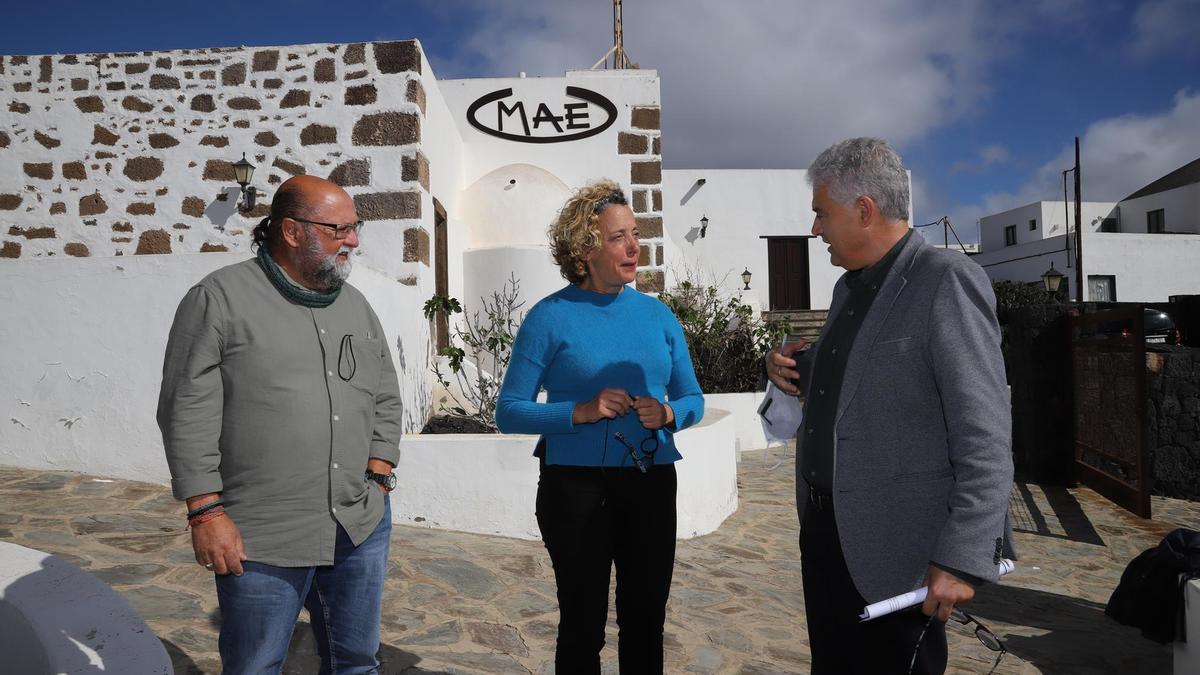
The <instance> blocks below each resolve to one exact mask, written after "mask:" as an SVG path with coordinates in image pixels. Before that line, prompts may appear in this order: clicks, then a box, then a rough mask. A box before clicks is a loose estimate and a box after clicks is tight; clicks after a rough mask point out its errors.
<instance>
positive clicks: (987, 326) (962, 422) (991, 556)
mask: <svg viewBox="0 0 1200 675" xmlns="http://www.w3.org/2000/svg"><path fill="white" fill-rule="evenodd" d="M995 307H996V298H995V294H994V293H993V292H992V287H991V283H990V282H989V280H988V277H987V274H986V273H985V272H984V271H983V269H982V268H980V267H979V266H977V265H975V264H973V263H967V264H959V265H952V266H951V267H950V268H949V269H947V270H946V272H945V273H944V274H943V276H942V279H941V281H940V283H939V285H938V289H937V292H936V295H935V297H934V299H933V311H932V313H931V316H930V319H931V321H930V330H931V339H930V342H929V345H928V348H929V350H930V353H929V357H930V359H931V361H932V364H933V375H934V380H935V383H936V385H937V388H938V393H939V396H940V398H941V405H942V410H943V415H944V417H945V423H946V432H947V443H948V446H949V447H948V450H949V461H950V464H951V466H952V468H953V470H954V485H953V487H952V489H951V493H950V496H949V500H948V509H949V517H948V519H947V521H946V525H945V527H944V528H943V529H942V532H941V535H940V536H939V538H938V542H937V545H936V547H935V549H934V553H933V556H932V560H931V562H934V563H937V564H939V565H941V566H944V567H948V568H952V569H956V570H962V571H963V572H965V573H967V574H970V575H974V576H976V577H979V578H981V579H984V580H987V581H995V580H996V579H997V576H998V570H997V566H996V565H997V563H998V562H999V560H997V558H998V557H999V555H1000V542H1001V540H1002V538H1003V536H1004V522H1005V515H1006V514H1007V512H1008V500H1009V495H1010V493H1011V491H1012V481H1013V464H1012V415H1011V407H1010V405H1009V398H1008V389H1007V384H1006V381H1005V375H1004V358H1003V356H1002V354H1001V351H1000V326H999V324H998V323H997V321H996V311H995Z"/></svg>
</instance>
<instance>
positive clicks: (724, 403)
mask: <svg viewBox="0 0 1200 675" xmlns="http://www.w3.org/2000/svg"><path fill="white" fill-rule="evenodd" d="M764 396H766V392H765V391H747V392H741V393H737V394H705V395H704V411H705V414H706V415H707V414H708V413H709V412H710V411H713V410H723V411H726V412H728V413H729V416H730V417H731V418H733V427H734V437H735V439H736V444H737V448H738V451H739V452H745V451H747V450H761V449H762V448H765V447H767V437H766V435H764V434H763V430H762V422H760V421H759V418H758V406H759V405H761V404H762V401H763V397H764Z"/></svg>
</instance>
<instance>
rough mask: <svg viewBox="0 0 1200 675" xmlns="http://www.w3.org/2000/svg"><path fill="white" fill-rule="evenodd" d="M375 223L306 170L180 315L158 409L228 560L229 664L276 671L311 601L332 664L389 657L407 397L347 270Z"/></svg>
mask: <svg viewBox="0 0 1200 675" xmlns="http://www.w3.org/2000/svg"><path fill="white" fill-rule="evenodd" d="M361 233H362V223H361V222H360V221H359V220H358V216H357V214H356V212H355V208H354V201H353V200H352V199H351V198H350V196H349V195H348V194H346V192H345V191H344V190H342V189H341V188H340V187H338V186H337V185H334V184H333V183H331V182H329V181H326V180H322V179H320V178H315V177H312V176H298V177H295V178H292V179H290V180H288V181H286V182H285V183H283V184H282V185H280V187H279V189H278V190H277V191H276V193H275V196H274V199H273V201H272V204H271V215H270V216H269V217H267V218H265V219H264V220H263V221H262V223H260V224H259V226H258V227H257V228H255V230H254V242H255V244H256V245H257V256H256V257H255V258H253V259H251V260H247V261H245V262H241V263H237V264H235V265H230V266H228V267H224V268H222V269H219V270H217V271H216V272H213V273H212V274H210V275H208V276H207V277H205V278H204V279H203V280H201V281H200V282H199V283H198V284H196V285H195V286H194V287H193V288H192V289H191V290H189V291H188V293H187V295H186V296H184V298H183V301H182V302H180V304H179V309H178V311H177V312H176V314H175V322H174V325H172V326H171V333H170V338H169V340H168V343H167V352H166V358H165V360H164V363H163V382H162V391H161V393H160V396H159V403H158V423H159V427H160V428H161V429H162V434H163V445H164V446H165V448H166V453H167V463H168V465H169V466H170V470H171V486H172V489H173V491H174V494H175V497H176V498H177V499H181V500H186V501H187V508H188V524H189V526H190V528H191V534H192V548H193V549H194V551H195V555H196V562H197V563H199V564H200V565H202V566H204V568H205V569H208V570H211V571H212V572H213V574H214V575H215V577H214V579H215V583H216V587H217V599H218V601H219V603H220V606H221V618H222V625H221V636H220V641H219V647H220V652H221V661H222V664H223V667H224V672H226V673H259V672H264V673H265V672H276V673H277V672H279V671H280V668H281V667H282V665H283V661H284V658H285V656H286V654H287V648H288V643H289V642H290V640H291V636H292V630H293V627H294V626H295V623H296V618H297V616H298V615H299V612H300V608H301V607H306V608H308V610H309V616H310V617H311V621H312V628H313V632H314V633H315V634H316V637H317V641H316V642H317V648H318V651H319V652H320V655H321V662H322V663H321V672H322V673H331V672H336V673H376V672H378V662H377V661H376V658H375V656H376V653H377V651H378V649H379V622H380V609H381V603H382V597H383V581H384V576H385V572H386V570H387V556H388V537H389V534H390V532H391V511H390V505H389V499H388V492H389V491H390V490H391V489H392V488H393V487H395V480H396V479H395V477H394V476H393V475H392V468H393V467H394V466H395V465H396V462H397V460H398V459H399V441H400V434H401V430H402V427H401V418H402V412H403V410H402V407H401V402H400V391H399V384H398V381H397V378H396V371H395V368H394V367H393V365H392V358H391V353H390V352H389V350H388V346H387V340H386V338H385V337H384V334H383V327H382V326H381V325H380V323H379V318H378V317H376V316H375V312H374V311H372V309H371V306H370V305H369V304H368V303H367V301H366V299H365V298H364V297H363V296H362V294H361V293H359V292H358V290H356V289H355V288H353V287H352V286H349V285H347V284H345V280H346V278H347V277H348V276H349V274H350V256H351V254H352V253H353V252H354V249H355V248H357V247H358V244H359V235H360V234H361Z"/></svg>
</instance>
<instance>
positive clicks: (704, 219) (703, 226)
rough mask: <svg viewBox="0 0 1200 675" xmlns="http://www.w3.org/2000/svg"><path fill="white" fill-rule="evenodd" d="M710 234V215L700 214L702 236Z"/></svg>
mask: <svg viewBox="0 0 1200 675" xmlns="http://www.w3.org/2000/svg"><path fill="white" fill-rule="evenodd" d="M706 234H708V216H700V238H701V239H703V238H704V235H706Z"/></svg>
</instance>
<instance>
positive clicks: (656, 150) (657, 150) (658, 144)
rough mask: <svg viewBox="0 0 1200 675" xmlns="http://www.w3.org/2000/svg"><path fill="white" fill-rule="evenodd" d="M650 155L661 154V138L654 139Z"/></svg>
mask: <svg viewBox="0 0 1200 675" xmlns="http://www.w3.org/2000/svg"><path fill="white" fill-rule="evenodd" d="M650 154H652V155H661V154H662V136H655V137H654V146H653V147H651V148H650Z"/></svg>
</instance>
